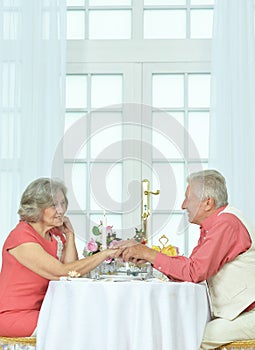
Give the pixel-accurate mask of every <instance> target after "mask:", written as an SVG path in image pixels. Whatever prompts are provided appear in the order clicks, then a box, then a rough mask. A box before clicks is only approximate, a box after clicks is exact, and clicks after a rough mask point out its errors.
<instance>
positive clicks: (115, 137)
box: [90, 113, 122, 159]
mask: <svg viewBox="0 0 255 350" xmlns="http://www.w3.org/2000/svg"><path fill="white" fill-rule="evenodd" d="M121 123H122V118H121V113H92V114H91V135H92V136H91V147H90V149H91V158H92V159H95V158H100V159H109V158H110V159H119V158H120V157H121V152H122V126H121Z"/></svg>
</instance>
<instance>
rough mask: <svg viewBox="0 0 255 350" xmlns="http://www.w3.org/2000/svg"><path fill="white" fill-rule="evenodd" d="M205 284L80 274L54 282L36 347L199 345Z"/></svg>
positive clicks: (179, 349) (152, 349)
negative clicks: (106, 279)
mask: <svg viewBox="0 0 255 350" xmlns="http://www.w3.org/2000/svg"><path fill="white" fill-rule="evenodd" d="M208 318H209V310H208V301H207V293H206V287H205V285H200V284H193V283H186V282H183V283H173V282H146V281H128V282H127V281H123V282H122V281H121V282H102V281H87V280H85V279H76V280H72V281H58V282H56V281H54V282H50V284H49V288H48V291H47V294H46V296H45V299H44V302H43V305H42V308H41V312H40V317H39V321H38V328H37V347H36V349H37V350H57V349H59V350H67V349H70V350H71V349H72V350H83V349H84V350H198V349H199V344H200V343H201V339H202V336H203V331H204V327H205V324H206V322H207V320H208Z"/></svg>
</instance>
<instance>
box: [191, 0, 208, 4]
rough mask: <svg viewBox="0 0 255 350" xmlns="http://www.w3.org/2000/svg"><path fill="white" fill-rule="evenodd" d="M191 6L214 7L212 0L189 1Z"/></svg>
mask: <svg viewBox="0 0 255 350" xmlns="http://www.w3.org/2000/svg"><path fill="white" fill-rule="evenodd" d="M190 4H191V5H214V0H190Z"/></svg>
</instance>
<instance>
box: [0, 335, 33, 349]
mask: <svg viewBox="0 0 255 350" xmlns="http://www.w3.org/2000/svg"><path fill="white" fill-rule="evenodd" d="M6 346H7V347H6ZM17 346H21V349H22V350H23V349H24V350H27V349H33V348H34V349H35V346H36V337H15V338H11V337H1V336H0V349H1V350H2V349H4V350H12V349H19V347H17Z"/></svg>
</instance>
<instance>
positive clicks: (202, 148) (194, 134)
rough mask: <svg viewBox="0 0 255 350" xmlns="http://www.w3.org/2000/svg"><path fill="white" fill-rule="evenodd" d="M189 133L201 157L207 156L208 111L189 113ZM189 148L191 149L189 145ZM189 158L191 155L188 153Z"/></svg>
mask: <svg viewBox="0 0 255 350" xmlns="http://www.w3.org/2000/svg"><path fill="white" fill-rule="evenodd" d="M189 135H190V137H191V139H192V140H193V142H194V143H195V145H196V148H197V150H198V152H199V154H200V157H201V158H208V147H209V113H203V112H190V113H189ZM189 149H191V148H190V147H189ZM189 156H190V157H191V158H193V157H194V156H195V155H193V154H192V153H191V152H190V154H189Z"/></svg>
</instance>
